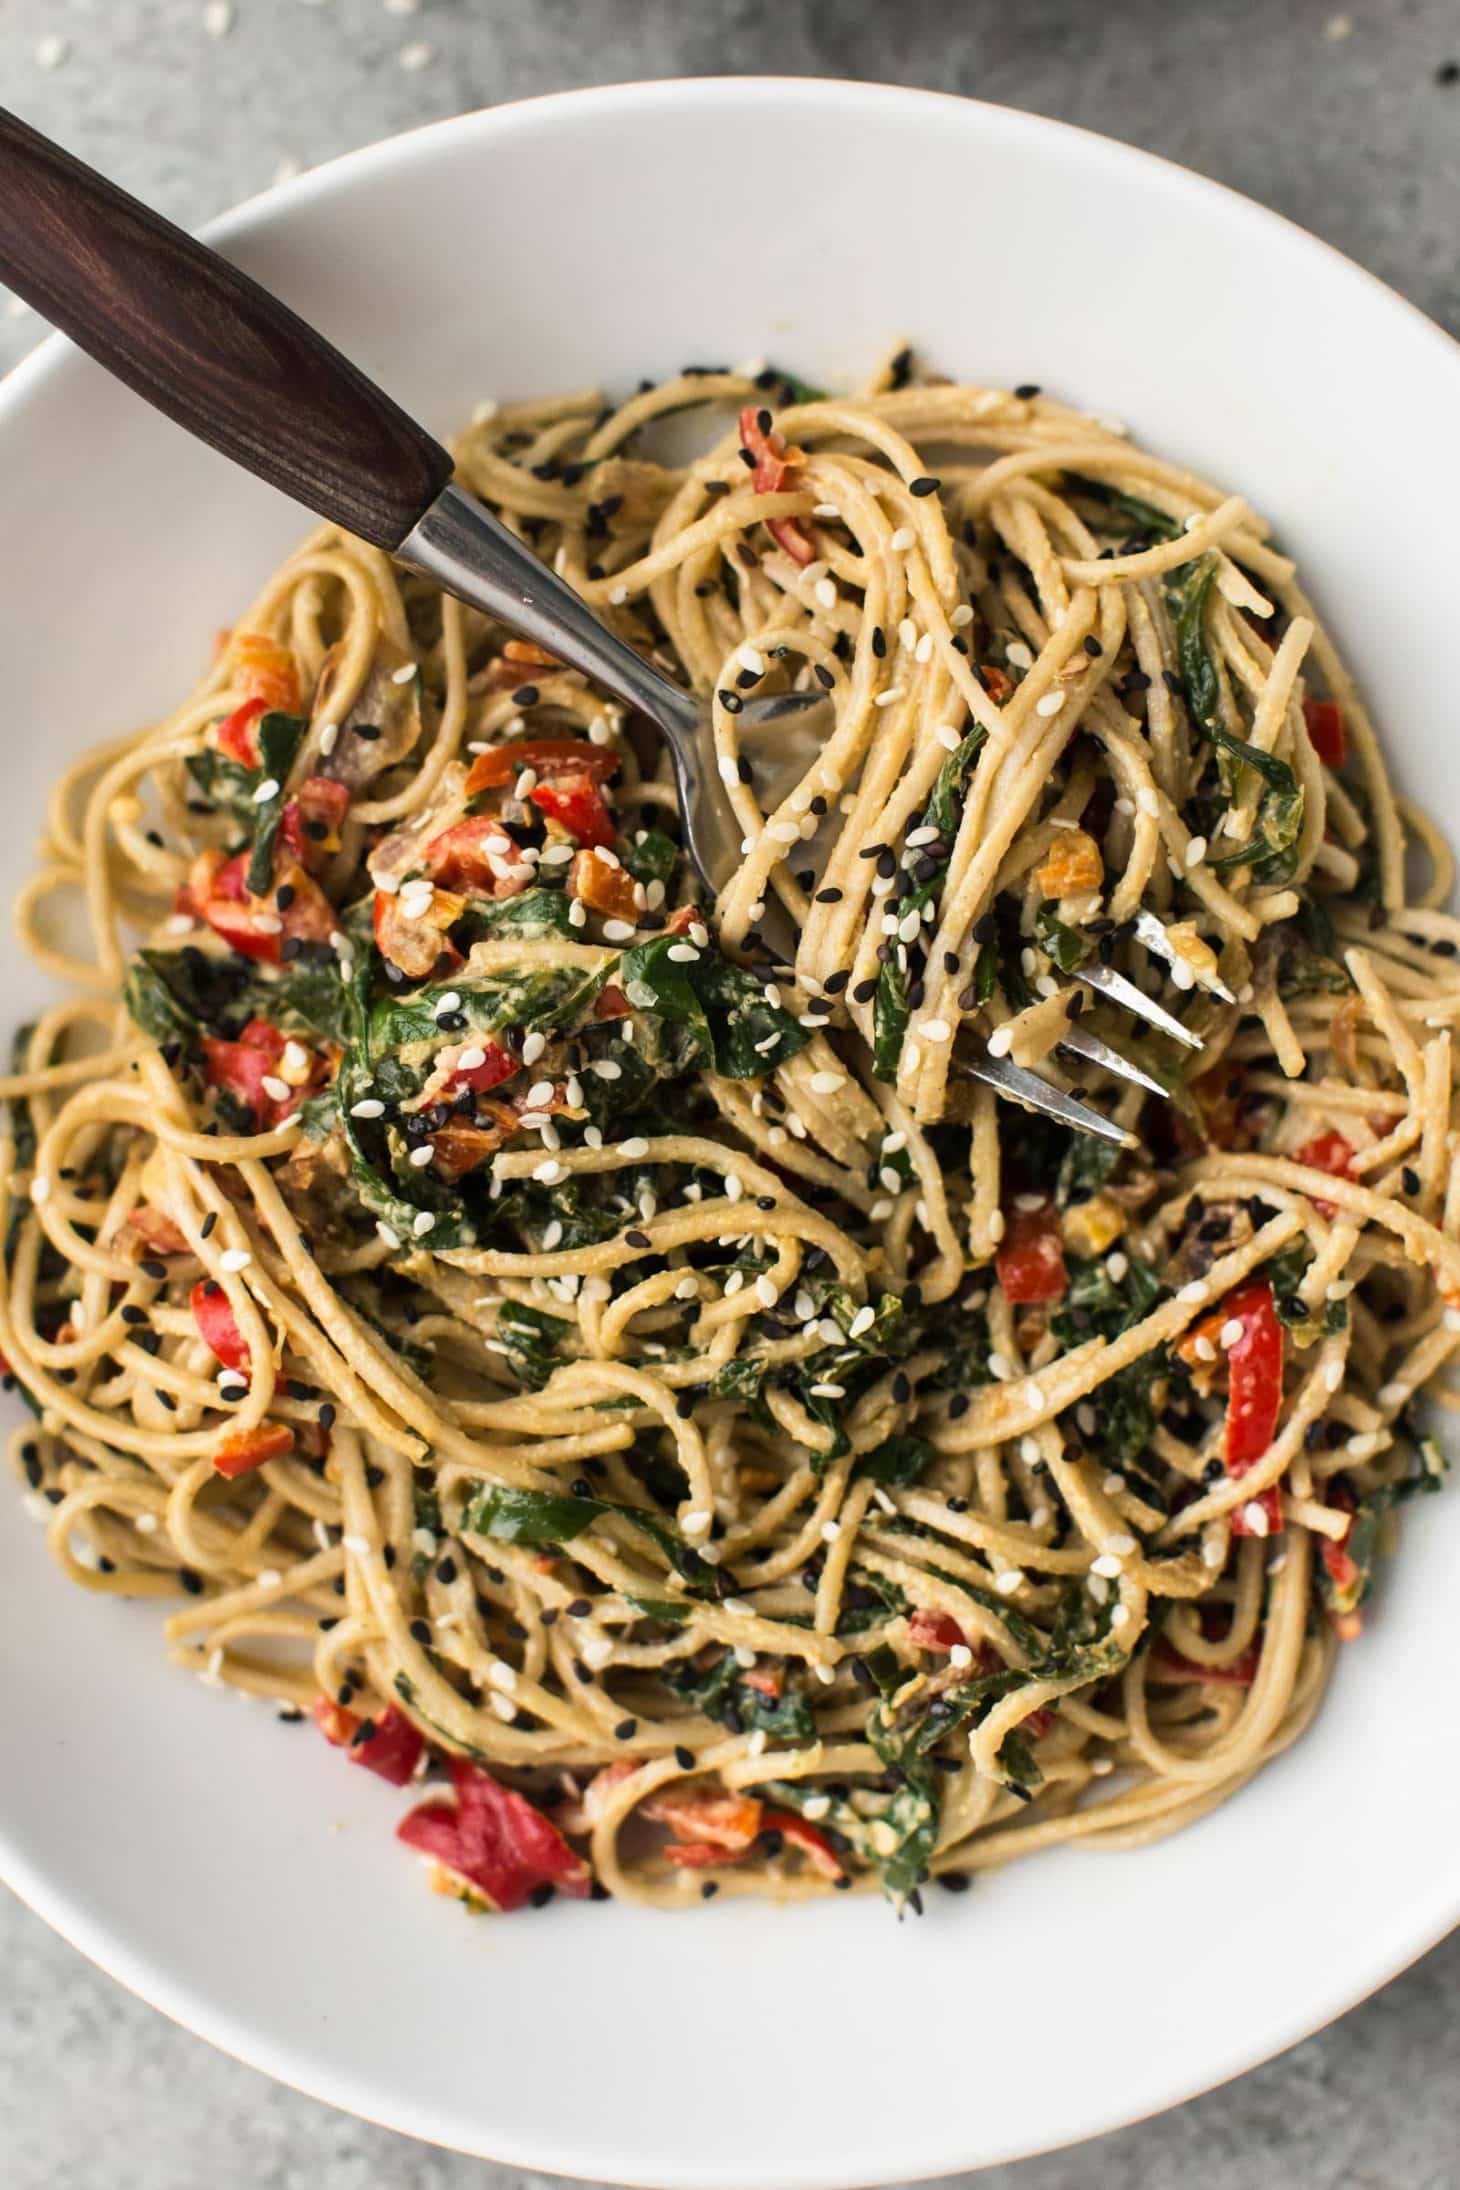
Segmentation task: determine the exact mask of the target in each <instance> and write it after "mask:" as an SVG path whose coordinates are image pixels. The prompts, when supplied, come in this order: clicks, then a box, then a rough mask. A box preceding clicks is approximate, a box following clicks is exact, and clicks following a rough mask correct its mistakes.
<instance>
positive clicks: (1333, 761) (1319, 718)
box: [1303, 700, 1348, 768]
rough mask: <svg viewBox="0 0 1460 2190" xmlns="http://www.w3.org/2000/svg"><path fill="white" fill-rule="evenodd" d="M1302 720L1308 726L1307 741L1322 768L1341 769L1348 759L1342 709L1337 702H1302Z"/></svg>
mask: <svg viewBox="0 0 1460 2190" xmlns="http://www.w3.org/2000/svg"><path fill="white" fill-rule="evenodd" d="M1303 720H1304V722H1305V723H1306V724H1307V725H1308V741H1309V743H1310V744H1311V745H1312V747H1313V750H1314V752H1315V753H1316V754H1317V755H1318V758H1319V759H1320V760H1321V761H1322V762H1323V764H1324V766H1325V767H1327V768H1341V767H1342V766H1343V764H1344V762H1345V761H1346V760H1347V759H1348V739H1347V738H1346V737H1345V735H1344V728H1343V709H1342V708H1341V707H1340V706H1339V704H1338V702H1337V700H1304V702H1303Z"/></svg>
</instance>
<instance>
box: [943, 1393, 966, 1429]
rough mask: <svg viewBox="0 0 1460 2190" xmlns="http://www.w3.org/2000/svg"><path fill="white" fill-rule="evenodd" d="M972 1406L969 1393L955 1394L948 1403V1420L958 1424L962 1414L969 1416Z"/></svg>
mask: <svg viewBox="0 0 1460 2190" xmlns="http://www.w3.org/2000/svg"><path fill="white" fill-rule="evenodd" d="M971 1404H972V1402H971V1401H970V1399H969V1396H968V1394H967V1392H955V1393H954V1394H953V1397H952V1398H951V1399H950V1400H949V1402H948V1419H949V1420H950V1421H951V1422H956V1421H957V1420H958V1417H959V1416H960V1415H961V1414H967V1412H968V1410H969V1407H970V1405H971Z"/></svg>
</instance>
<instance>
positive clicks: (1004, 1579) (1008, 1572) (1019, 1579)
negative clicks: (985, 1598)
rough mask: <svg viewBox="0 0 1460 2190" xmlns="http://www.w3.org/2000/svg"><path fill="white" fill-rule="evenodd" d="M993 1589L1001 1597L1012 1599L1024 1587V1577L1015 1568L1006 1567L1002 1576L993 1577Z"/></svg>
mask: <svg viewBox="0 0 1460 2190" xmlns="http://www.w3.org/2000/svg"><path fill="white" fill-rule="evenodd" d="M994 1587H995V1589H996V1590H997V1591H998V1593H999V1595H1000V1596H1001V1597H1012V1596H1013V1595H1014V1593H1015V1591H1016V1590H1020V1589H1022V1588H1023V1587H1024V1575H1023V1573H1022V1571H1021V1570H1020V1568H1018V1567H1017V1566H1006V1567H1005V1569H1004V1571H1003V1573H1002V1574H996V1575H995V1576H994Z"/></svg>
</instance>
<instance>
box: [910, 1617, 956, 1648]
mask: <svg viewBox="0 0 1460 2190" xmlns="http://www.w3.org/2000/svg"><path fill="white" fill-rule="evenodd" d="M907 1639H908V1641H909V1642H910V1643H911V1644H912V1645H913V1648H914V1649H915V1650H957V1649H958V1648H959V1647H960V1646H962V1647H963V1648H964V1649H966V1648H967V1647H968V1637H967V1636H966V1635H965V1634H964V1632H963V1629H962V1628H961V1627H960V1626H959V1624H958V1622H957V1621H956V1620H955V1619H954V1618H953V1617H952V1616H951V1614H949V1613H947V1612H929V1611H927V1610H925V1609H924V1608H923V1607H921V1606H920V1607H919V1608H918V1610H917V1611H916V1612H914V1614H913V1616H912V1618H911V1619H910V1620H909V1621H908V1623H907Z"/></svg>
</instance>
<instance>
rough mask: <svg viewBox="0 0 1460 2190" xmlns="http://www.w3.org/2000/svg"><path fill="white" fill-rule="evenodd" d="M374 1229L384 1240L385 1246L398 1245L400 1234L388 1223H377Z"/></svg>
mask: <svg viewBox="0 0 1460 2190" xmlns="http://www.w3.org/2000/svg"><path fill="white" fill-rule="evenodd" d="M375 1229H376V1231H377V1232H378V1233H379V1235H380V1237H381V1238H382V1239H383V1240H384V1242H385V1244H386V1246H387V1247H399V1245H400V1234H399V1232H397V1231H394V1230H393V1229H392V1228H391V1226H390V1225H388V1224H382V1223H377V1225H376V1227H375Z"/></svg>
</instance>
